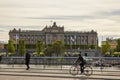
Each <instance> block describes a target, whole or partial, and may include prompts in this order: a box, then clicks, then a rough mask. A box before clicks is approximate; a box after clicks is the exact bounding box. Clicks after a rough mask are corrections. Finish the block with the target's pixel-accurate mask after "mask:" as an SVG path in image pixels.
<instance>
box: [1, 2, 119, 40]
mask: <svg viewBox="0 0 120 80" xmlns="http://www.w3.org/2000/svg"><path fill="white" fill-rule="evenodd" d="M54 21H55V22H56V23H57V25H58V26H64V28H65V31H91V30H95V31H97V33H98V37H99V41H101V40H103V39H105V38H106V37H111V38H116V37H118V38H119V37H120V0H0V41H5V42H7V41H8V39H9V35H8V33H9V31H10V30H12V29H13V28H16V29H19V28H21V29H22V30H42V29H43V28H44V27H45V26H46V25H52V24H53V22H54Z"/></svg>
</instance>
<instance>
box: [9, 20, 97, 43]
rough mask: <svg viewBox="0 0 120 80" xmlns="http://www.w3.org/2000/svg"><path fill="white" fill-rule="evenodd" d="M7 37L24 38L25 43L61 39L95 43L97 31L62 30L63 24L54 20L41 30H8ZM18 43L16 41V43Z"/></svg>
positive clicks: (72, 41)
mask: <svg viewBox="0 0 120 80" xmlns="http://www.w3.org/2000/svg"><path fill="white" fill-rule="evenodd" d="M9 39H10V40H11V39H13V40H16V39H17V41H18V40H19V39H24V40H25V43H26V44H36V41H37V40H43V41H44V43H45V44H46V45H47V44H52V43H53V42H54V41H56V40H61V41H62V42H63V43H64V44H66V45H73V44H74V45H97V44H98V37H97V32H95V31H94V30H91V31H89V32H80V31H64V26H62V27H60V26H57V24H56V22H54V23H53V25H52V26H46V27H45V28H44V29H43V30H39V31H35V30H21V29H19V30H16V29H15V28H14V29H13V30H10V32H9ZM17 44H18V43H17Z"/></svg>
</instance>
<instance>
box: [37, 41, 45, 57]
mask: <svg viewBox="0 0 120 80" xmlns="http://www.w3.org/2000/svg"><path fill="white" fill-rule="evenodd" d="M36 52H37V55H38V56H40V53H41V52H44V43H43V41H42V40H38V41H37V43H36Z"/></svg>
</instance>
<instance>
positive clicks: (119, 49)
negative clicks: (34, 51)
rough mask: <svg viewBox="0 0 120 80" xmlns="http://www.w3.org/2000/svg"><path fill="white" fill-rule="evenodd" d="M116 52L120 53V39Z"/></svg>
mask: <svg viewBox="0 0 120 80" xmlns="http://www.w3.org/2000/svg"><path fill="white" fill-rule="evenodd" d="M115 51H117V52H120V39H117V46H116V49H115Z"/></svg>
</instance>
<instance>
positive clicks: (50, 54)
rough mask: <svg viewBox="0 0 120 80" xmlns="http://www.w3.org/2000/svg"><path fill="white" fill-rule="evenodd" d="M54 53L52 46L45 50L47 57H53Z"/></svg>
mask: <svg viewBox="0 0 120 80" xmlns="http://www.w3.org/2000/svg"><path fill="white" fill-rule="evenodd" d="M53 53H54V52H53V48H52V46H50V45H49V46H47V48H46V49H45V51H44V54H45V56H52V54H53Z"/></svg>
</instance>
